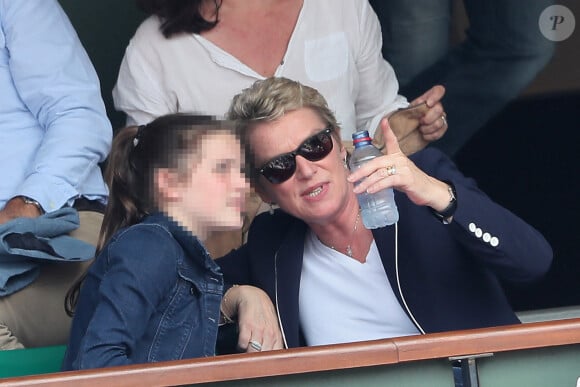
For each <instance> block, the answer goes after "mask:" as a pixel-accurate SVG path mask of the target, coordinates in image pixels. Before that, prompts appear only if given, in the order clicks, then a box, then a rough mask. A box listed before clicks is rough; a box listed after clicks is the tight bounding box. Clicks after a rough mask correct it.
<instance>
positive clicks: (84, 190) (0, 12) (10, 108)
mask: <svg viewBox="0 0 580 387" xmlns="http://www.w3.org/2000/svg"><path fill="white" fill-rule="evenodd" d="M111 138H112V129H111V124H110V122H109V120H108V119H107V115H106V112H105V107H104V104H103V100H102V98H101V94H100V86H99V80H98V78H97V74H96V72H95V69H94V68H93V66H92V64H91V61H90V59H89V57H88V55H87V53H86V52H85V50H84V48H83V46H82V45H81V42H80V40H79V39H78V37H77V34H76V32H75V30H74V28H73V27H72V25H71V23H70V21H69V20H68V18H67V16H66V14H65V13H64V11H63V10H62V8H61V7H60V5H59V4H58V3H57V1H56V0H24V1H23V0H0V209H1V208H4V205H5V204H6V202H7V201H8V200H9V199H11V198H12V197H14V196H18V195H24V196H29V197H31V198H34V199H35V200H37V201H38V202H39V203H40V204H41V205H42V207H43V208H44V210H45V211H47V212H50V211H54V210H57V209H59V208H61V207H62V206H64V205H65V204H72V202H73V201H74V199H75V198H77V197H79V196H85V197H88V198H89V199H95V198H100V199H102V200H105V198H106V195H107V188H106V186H105V184H104V182H103V178H102V174H101V171H100V168H99V166H98V163H99V162H101V161H103V160H104V159H105V157H106V155H107V154H108V151H109V149H110V145H111Z"/></svg>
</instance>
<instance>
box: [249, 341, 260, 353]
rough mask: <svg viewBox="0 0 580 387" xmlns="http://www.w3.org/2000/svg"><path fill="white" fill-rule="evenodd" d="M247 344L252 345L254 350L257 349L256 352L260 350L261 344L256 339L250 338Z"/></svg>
mask: <svg viewBox="0 0 580 387" xmlns="http://www.w3.org/2000/svg"><path fill="white" fill-rule="evenodd" d="M248 344H250V347H252V348H253V349H255V350H256V351H258V352H261V351H262V344H260V343H258V342H257V341H254V340H250V342H249V343H248Z"/></svg>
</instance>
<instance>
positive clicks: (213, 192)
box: [172, 132, 249, 239]
mask: <svg viewBox="0 0 580 387" xmlns="http://www.w3.org/2000/svg"><path fill="white" fill-rule="evenodd" d="M188 161H189V162H190V163H191V167H190V168H189V172H188V174H187V176H186V177H185V178H182V179H181V180H182V181H180V182H179V183H178V185H179V188H178V190H177V193H178V195H177V198H178V199H177V200H176V201H175V203H172V213H173V214H174V215H173V217H174V218H175V219H176V220H178V222H180V223H182V225H183V226H186V228H188V229H189V230H190V231H192V232H193V233H194V234H195V235H197V236H199V237H201V238H202V239H203V238H204V237H205V236H206V235H207V233H209V232H211V231H216V230H228V229H237V228H240V227H241V226H242V214H241V213H242V211H243V210H244V203H245V196H246V194H247V193H248V191H249V182H248V180H247V179H246V177H245V175H244V173H243V168H244V164H243V163H244V157H243V153H242V150H241V146H240V142H239V141H238V139H237V138H236V137H235V136H233V135H231V134H229V133H226V132H216V133H215V134H213V133H212V134H208V135H205V136H204V137H203V138H202V140H201V141H200V142H199V144H198V149H196V150H195V151H194V156H193V157H191V158H190V159H189V160H188Z"/></svg>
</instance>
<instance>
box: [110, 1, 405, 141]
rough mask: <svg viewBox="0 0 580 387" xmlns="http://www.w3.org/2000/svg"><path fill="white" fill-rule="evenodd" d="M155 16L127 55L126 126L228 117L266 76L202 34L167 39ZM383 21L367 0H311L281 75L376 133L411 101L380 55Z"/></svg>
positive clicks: (117, 95) (118, 89)
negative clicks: (191, 116) (183, 116)
mask: <svg viewBox="0 0 580 387" xmlns="http://www.w3.org/2000/svg"><path fill="white" fill-rule="evenodd" d="M159 25H160V22H159V19H158V18H157V17H155V16H152V17H149V18H148V19H147V20H145V21H144V22H143V23H142V24H141V26H140V27H139V28H138V29H137V32H136V33H135V36H134V37H133V38H132V39H131V42H130V43H129V46H128V47H127V50H126V52H125V56H124V58H123V62H122V63H121V68H120V71H119V78H118V80H117V84H116V86H115V88H114V90H113V98H114V101H115V107H116V108H117V109H118V110H122V111H124V112H125V113H127V115H128V119H127V124H130V125H133V124H143V123H147V122H149V121H151V120H152V119H154V118H156V117H158V116H160V115H164V114H168V113H174V112H198V113H203V114H212V115H216V116H223V115H224V114H225V113H226V112H227V110H228V107H229V104H230V102H231V99H232V98H233V96H234V95H236V94H237V93H239V92H240V91H241V90H242V89H244V88H246V87H248V86H250V85H251V84H252V83H253V82H254V81H256V80H258V79H263V76H261V75H260V74H258V73H256V72H255V71H254V70H252V69H251V68H249V67H248V66H246V65H245V64H244V63H242V62H240V61H239V60H238V59H236V58H235V57H233V56H232V55H230V54H229V53H227V52H225V51H224V50H222V49H220V48H219V47H217V46H216V45H214V44H213V43H211V42H210V41H208V40H207V39H205V38H203V37H202V36H200V35H197V34H181V35H177V36H174V37H172V38H170V39H166V38H165V37H164V36H163V34H162V33H161V32H160V30H159ZM381 46H382V36H381V30H380V24H379V21H378V18H377V16H376V14H375V13H374V11H373V10H372V8H371V7H370V5H369V3H368V1H367V0H304V5H303V7H302V9H301V11H300V15H299V18H298V21H297V24H296V26H295V29H294V31H293V34H292V36H291V39H290V42H289V44H288V47H287V50H286V54H285V56H284V60H283V62H282V64H280V66H279V67H278V69H277V70H276V73H275V75H276V76H280V77H282V76H283V77H287V78H290V79H294V80H297V81H300V82H301V83H304V84H306V85H309V86H312V87H314V88H316V89H317V90H319V91H320V92H321V94H322V95H323V96H324V97H325V98H326V99H327V101H328V104H329V106H330V108H331V110H333V111H334V113H335V115H336V117H337V119H338V121H339V124H340V125H341V127H342V138H343V139H345V140H350V139H351V134H352V133H353V132H354V131H356V130H361V129H366V130H369V131H370V133H371V134H374V131H375V129H376V127H377V126H378V123H379V121H380V119H381V118H382V117H383V116H384V115H385V114H386V113H389V112H391V111H393V110H396V109H397V108H400V107H404V106H406V105H407V104H408V103H407V101H406V99H405V98H404V97H402V96H399V95H398V94H397V92H398V82H397V79H396V77H395V73H394V71H393V69H392V67H391V66H390V65H389V64H388V63H387V62H386V61H385V60H384V59H383V57H382V54H381Z"/></svg>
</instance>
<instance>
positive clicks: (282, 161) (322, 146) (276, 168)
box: [258, 127, 333, 184]
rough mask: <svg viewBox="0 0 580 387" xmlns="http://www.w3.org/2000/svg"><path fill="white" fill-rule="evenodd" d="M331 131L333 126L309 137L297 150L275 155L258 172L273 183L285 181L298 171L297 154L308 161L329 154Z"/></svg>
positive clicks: (316, 159) (331, 145)
mask: <svg viewBox="0 0 580 387" xmlns="http://www.w3.org/2000/svg"><path fill="white" fill-rule="evenodd" d="M331 132H332V128H330V127H328V128H326V129H324V130H323V131H321V132H318V133H316V134H315V135H314V136H312V137H308V138H307V139H306V140H304V142H303V143H302V144H300V146H299V147H298V148H297V149H296V150H295V151H293V152H289V153H284V154H281V155H280V156H276V157H274V158H273V159H271V160H270V161H268V162H267V163H266V164H264V165H263V166H262V167H261V168H258V172H260V174H262V176H264V177H265V178H266V179H268V181H269V182H270V183H272V184H280V183H283V182H285V181H286V180H288V179H289V178H291V177H292V175H293V174H294V172H296V156H302V157H304V158H305V159H306V160H308V161H318V160H322V159H323V158H325V157H326V156H328V154H329V153H330V151H331V150H332V147H333V144H332V137H331V135H330V133H331Z"/></svg>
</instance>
